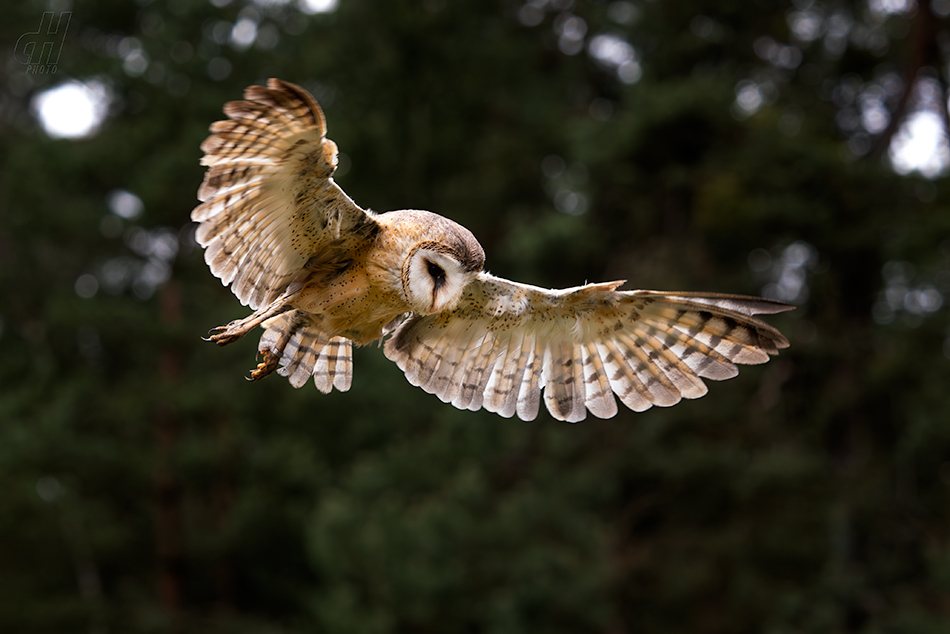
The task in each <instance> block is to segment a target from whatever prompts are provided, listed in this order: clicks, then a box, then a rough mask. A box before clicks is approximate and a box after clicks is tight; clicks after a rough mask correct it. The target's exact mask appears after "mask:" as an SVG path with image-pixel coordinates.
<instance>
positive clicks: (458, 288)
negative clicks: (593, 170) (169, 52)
mask: <svg viewBox="0 0 950 634" xmlns="http://www.w3.org/2000/svg"><path fill="white" fill-rule="evenodd" d="M224 112H225V114H226V115H227V116H228V119H227V120H224V121H217V122H215V123H214V124H212V125H211V136H209V137H208V138H207V139H206V140H205V141H204V143H202V144H201V149H202V150H203V151H204V153H205V154H204V157H203V158H202V159H201V164H202V165H206V166H207V167H208V171H207V173H206V174H205V178H204V182H203V183H202V185H201V188H200V190H199V191H198V198H199V199H200V200H201V201H202V204H200V205H199V206H198V207H196V208H195V209H194V211H193V212H192V214H191V218H192V220H194V221H195V222H197V223H199V225H198V229H197V233H196V239H197V241H198V243H199V244H200V245H201V246H202V247H204V248H205V261H206V262H207V263H208V266H209V267H210V268H211V272H212V273H213V274H214V275H216V276H217V277H219V278H220V279H221V282H222V283H223V284H225V285H229V284H230V286H231V290H232V291H233V292H234V294H235V295H236V296H237V297H238V299H239V300H241V303H242V304H244V305H249V306H250V307H251V308H252V309H254V311H255V312H254V313H253V314H252V315H250V316H249V317H246V318H245V319H240V320H237V321H233V322H231V323H230V324H228V325H227V326H219V327H217V328H215V329H213V330H212V334H211V336H210V337H209V340H210V341H214V342H215V343H217V344H220V345H225V344H228V343H231V342H233V341H236V340H238V339H240V338H241V337H243V336H244V335H246V334H247V333H248V332H250V331H251V330H252V329H253V328H255V327H257V326H262V327H263V328H264V334H263V336H262V337H261V340H260V344H259V345H258V350H259V352H260V354H261V355H262V361H261V362H260V363H259V364H258V366H257V368H256V369H255V370H253V371H252V372H251V376H250V379H251V380H255V381H256V380H260V379H262V378H264V377H265V376H267V375H268V374H270V373H272V372H274V371H275V370H276V371H277V373H278V374H281V375H283V376H286V377H287V378H288V379H290V383H291V385H293V386H294V387H300V386H302V385H303V384H304V383H306V382H307V380H308V379H310V377H313V381H314V383H315V384H316V387H317V389H318V390H320V391H321V392H324V393H328V392H330V391H331V390H332V389H333V388H334V387H335V388H336V389H338V390H340V391H346V390H348V389H349V388H350V383H351V380H352V377H353V361H352V349H353V344H354V343H355V344H357V345H364V344H367V343H370V342H373V341H377V340H380V339H381V338H384V337H386V336H387V335H388V339H387V340H386V343H385V347H384V352H385V354H386V357H387V358H389V359H390V360H392V361H395V362H396V364H397V365H398V366H399V368H400V369H401V370H402V371H403V372H405V374H406V378H407V379H408V380H409V382H410V383H412V384H413V385H417V386H419V387H421V388H422V389H423V390H425V391H426V392H429V393H430V394H435V395H436V396H438V397H439V398H440V399H442V401H443V402H446V403H451V404H452V405H454V406H455V407H458V408H460V409H469V410H477V409H480V408H482V407H484V408H485V409H487V410H489V411H492V412H497V413H499V414H501V415H502V416H504V417H511V416H512V415H514V414H517V415H518V417H519V418H521V419H522V420H533V419H534V418H535V417H536V416H537V415H538V410H539V408H540V404H541V400H542V398H543V400H544V404H545V406H546V407H547V409H548V411H549V412H551V415H552V416H553V417H554V418H557V419H559V420H566V421H569V422H576V421H580V420H583V419H584V418H585V417H586V416H587V411H588V410H589V411H590V412H591V413H592V414H593V415H594V416H597V417H599V418H610V417H611V416H613V415H614V414H616V413H617V403H616V400H615V399H614V394H616V395H617V397H619V398H620V401H621V402H622V403H623V404H624V405H626V406H627V407H629V408H630V409H632V410H634V411H638V412H639V411H643V410H645V409H647V408H649V407H651V406H653V405H660V406H664V407H665V406H669V405H673V404H674V403H677V402H679V400H680V399H681V398H684V397H685V398H698V397H700V396H702V395H703V394H705V393H706V385H705V384H704V383H703V381H702V379H715V380H721V379H728V378H730V377H733V376H735V375H736V374H737V372H738V369H737V368H736V364H737V363H743V364H757V363H764V362H766V361H768V359H769V355H770V354H777V353H778V350H779V349H780V348H785V347H787V346H788V340H787V339H786V338H785V337H783V336H782V334H781V333H780V332H779V331H778V330H776V329H775V328H773V327H772V326H770V325H768V324H766V323H765V322H763V321H761V320H760V319H757V318H755V317H754V316H753V315H757V314H771V313H778V312H782V311H785V310H789V309H791V308H792V306H789V305H787V304H783V303H780V302H775V301H771V300H767V299H759V298H755V297H745V296H739V295H724V294H718V293H669V292H659V291H618V290H617V288H618V287H619V286H620V285H621V284H623V281H618V282H607V283H602V284H587V285H585V286H577V287H574V288H568V289H564V290H548V289H543V288H539V287H536V286H529V285H527V284H519V283H517V282H511V281H508V280H505V279H502V278H499V277H495V276H493V275H491V274H489V273H487V272H486V271H484V270H483V266H484V264H485V254H484V252H483V251H482V247H481V245H479V244H478V241H477V240H476V239H475V236H473V235H472V233H471V232H470V231H469V230H468V229H466V228H465V227H462V226H461V225H459V224H456V223H455V222H452V221H451V220H449V219H447V218H444V217H442V216H439V215H437V214H434V213H431V212H428V211H418V210H405V211H390V212H387V213H381V214H377V213H374V212H372V211H368V210H364V209H362V208H360V207H359V206H358V205H357V204H356V203H354V202H353V201H352V200H351V199H350V198H349V196H347V195H346V194H345V193H344V192H343V190H342V189H340V188H339V186H337V184H336V183H335V182H333V178H332V175H333V172H334V170H335V169H336V164H337V147H336V144H335V143H334V142H333V141H331V140H330V139H328V138H326V131H327V128H326V122H325V120H324V116H323V112H322V111H321V110H320V107H319V106H318V105H317V102H316V101H315V100H314V99H313V97H312V96H310V94H308V93H307V92H306V91H305V90H303V89H302V88H300V87H299V86H295V85H294V84H291V83H288V82H284V81H280V80H278V79H271V80H270V81H268V82H267V87H266V88H265V87H263V86H251V87H249V88H247V89H246V90H245V91H244V100H243V101H232V102H230V103H228V104H226V105H225V106H224ZM542 390H543V397H542Z"/></svg>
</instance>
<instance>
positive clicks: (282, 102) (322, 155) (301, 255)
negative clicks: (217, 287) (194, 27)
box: [191, 79, 376, 309]
mask: <svg viewBox="0 0 950 634" xmlns="http://www.w3.org/2000/svg"><path fill="white" fill-rule="evenodd" d="M244 99H245V100H244V101H232V102H229V103H227V104H226V105H225V106H224V112H225V114H226V115H228V117H229V119H227V120H225V121H217V122H215V123H213V124H212V125H211V136H209V137H208V138H207V139H206V140H205V142H204V143H202V144H201V149H202V150H203V151H204V152H205V155H204V157H203V158H202V159H201V164H202V165H207V166H208V172H207V173H206V174H205V179H204V182H203V183H202V185H201V188H200V189H199V190H198V199H199V200H201V201H203V203H202V204H201V205H198V207H196V208H195V209H194V211H192V212H191V219H192V220H194V221H196V222H199V223H201V224H200V225H199V227H198V230H197V233H196V234H195V238H196V240H197V241H198V244H200V245H201V246H203V247H205V261H206V262H207V263H208V266H210V267H211V272H212V273H214V274H215V275H216V276H217V277H219V278H221V282H222V283H224V284H225V285H228V284H230V285H231V290H232V291H233V292H234V294H235V295H237V297H238V299H240V300H241V303H243V304H249V305H250V306H251V308H254V309H257V308H259V307H260V306H263V305H266V304H268V303H270V302H272V301H274V300H275V299H276V298H277V297H278V296H279V295H280V294H281V293H282V292H283V291H284V290H285V288H286V287H287V285H288V284H289V283H290V282H291V281H292V280H293V278H294V277H295V276H296V275H297V274H298V273H299V272H300V269H301V268H302V267H303V266H304V265H305V264H306V263H307V261H308V260H310V258H312V257H314V256H316V255H319V254H320V252H321V251H322V250H324V249H325V248H326V246H328V245H329V244H330V243H331V242H334V241H339V240H344V241H345V240H347V239H351V238H353V237H355V236H361V235H362V236H365V235H367V234H368V233H369V232H368V231H366V230H367V229H372V228H373V226H374V225H375V224H376V222H375V220H373V218H372V216H371V214H369V213H367V212H366V211H364V210H363V209H360V207H358V206H357V205H356V203H354V202H353V201H352V200H350V198H349V197H348V196H347V195H346V194H345V193H344V192H343V190H341V189H340V188H339V187H338V186H337V185H336V183H334V182H333V179H332V178H331V175H332V174H333V172H334V170H335V169H336V164H337V147H336V144H335V143H334V142H333V141H331V140H330V139H328V138H326V131H327V128H326V122H325V120H324V117H323V112H322V111H321V110H320V106H318V105H317V102H316V101H314V99H313V97H311V96H310V94H308V93H307V91H305V90H303V89H302V88H300V87H299V86H295V85H294V84H290V83H287V82H284V81H280V80H279V79H271V80H269V81H268V82H267V87H266V88H265V87H263V86H251V87H249V88H247V89H246V90H245V91H244Z"/></svg>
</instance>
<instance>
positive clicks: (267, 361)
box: [247, 350, 281, 381]
mask: <svg viewBox="0 0 950 634" xmlns="http://www.w3.org/2000/svg"><path fill="white" fill-rule="evenodd" d="M263 354H264V360H263V361H261V362H260V363H258V364H257V368H255V369H254V370H251V376H249V377H247V380H248V381H260V380H261V379H263V378H264V377H266V376H267V375H268V374H270V373H272V372H273V371H274V370H276V369H277V364H278V362H279V361H280V356H281V355H280V354H279V353H275V352H274V351H273V350H264V352H263Z"/></svg>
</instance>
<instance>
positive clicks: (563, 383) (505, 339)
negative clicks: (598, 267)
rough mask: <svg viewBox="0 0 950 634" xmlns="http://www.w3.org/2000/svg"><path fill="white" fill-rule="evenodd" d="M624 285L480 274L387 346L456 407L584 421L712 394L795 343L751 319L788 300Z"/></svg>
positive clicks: (410, 372)
mask: <svg viewBox="0 0 950 634" xmlns="http://www.w3.org/2000/svg"><path fill="white" fill-rule="evenodd" d="M622 283H623V282H609V283H606V284H589V285H587V286H581V287H576V288H570V289H565V290H545V289H542V288H538V287H535V286H528V285H525V284H518V283H515V282H510V281H508V280H504V279H501V278H497V277H494V276H492V275H489V274H487V273H482V274H480V275H479V277H478V278H477V279H476V281H475V282H473V283H472V284H471V285H470V287H469V288H468V289H467V291H466V293H465V295H464V296H463V298H462V300H461V302H460V304H459V306H458V307H457V308H456V309H455V310H454V311H451V312H445V313H440V314H435V315H426V316H423V315H415V314H414V315H412V316H410V317H409V318H408V319H407V320H406V321H404V322H403V323H402V324H401V325H400V326H399V327H398V328H397V330H396V332H395V333H394V334H393V336H392V337H391V338H390V339H389V340H388V341H387V342H386V348H385V352H386V356H387V357H388V358H389V359H391V360H392V361H395V362H396V364H397V365H398V366H399V367H400V369H402V370H403V371H404V372H405V373H406V378H407V379H409V382H410V383H412V384H413V385H417V386H419V387H421V388H422V389H423V390H425V391H426V392H429V393H430V394H435V395H436V396H438V397H439V398H440V399H442V401H444V402H446V403H452V404H453V405H454V406H456V407H458V408H459V409H470V410H477V409H480V408H482V407H484V408H485V409H487V410H489V411H492V412H497V413H499V414H501V415H502V416H505V417H510V416H512V415H514V414H515V413H517V414H518V417H519V418H521V419H522V420H534V418H535V417H536V416H537V414H538V409H539V407H540V401H541V390H542V388H543V389H544V403H545V405H546V406H547V408H548V411H550V412H551V415H552V416H554V417H555V418H557V419H559V420H566V421H569V422H577V421H580V420H583V419H584V418H586V416H587V410H590V412H591V413H592V414H593V415H594V416H597V417H599V418H610V417H611V416H613V415H614V414H616V413H617V403H616V401H615V400H614V394H616V395H617V396H618V397H619V398H620V400H621V402H623V404H624V405H626V406H627V407H629V408H630V409H632V410H634V411H638V412H639V411H643V410H645V409H648V408H649V407H651V406H653V405H660V406H663V407H666V406H670V405H673V404H675V403H677V402H679V400H680V399H681V398H698V397H700V396H702V395H703V394H705V393H706V385H705V384H704V383H703V381H702V379H714V380H722V379H728V378H731V377H733V376H735V375H736V374H737V373H738V369H737V368H736V364H737V363H741V364H757V363H765V362H766V361H768V360H769V355H772V354H777V353H778V350H779V349H780V348H785V347H787V346H788V340H787V339H786V338H785V337H784V336H782V334H781V333H780V332H779V331H778V330H776V329H775V328H773V327H772V326H770V325H768V324H767V323H765V322H763V321H761V320H759V319H756V318H755V317H753V315H756V314H770V313H778V312H782V311H785V310H791V309H792V308H794V307H793V306H789V305H788V304H783V303H781V302H775V301H771V300H767V299H759V298H756V297H745V296H739V295H721V294H715V293H664V292H658V291H617V290H616V289H617V287H618V286H620V285H621V284H622Z"/></svg>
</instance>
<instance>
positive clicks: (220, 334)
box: [201, 321, 247, 346]
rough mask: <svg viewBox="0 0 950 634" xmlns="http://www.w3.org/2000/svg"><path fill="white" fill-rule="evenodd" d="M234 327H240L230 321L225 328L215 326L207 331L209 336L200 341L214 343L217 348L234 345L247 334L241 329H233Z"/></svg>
mask: <svg viewBox="0 0 950 634" xmlns="http://www.w3.org/2000/svg"><path fill="white" fill-rule="evenodd" d="M235 325H238V326H240V324H238V322H234V321H232V322H231V323H230V324H228V325H227V326H215V327H214V328H212V329H211V330H209V331H208V335H209V336H207V337H202V338H201V339H202V340H203V341H210V342H211V343H216V344H218V345H219V346H226V345H228V344H229V343H234V342H235V341H237V340H238V339H240V338H242V337H243V336H244V335H246V334H247V331H246V330H245V329H243V328H234V326H235Z"/></svg>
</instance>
